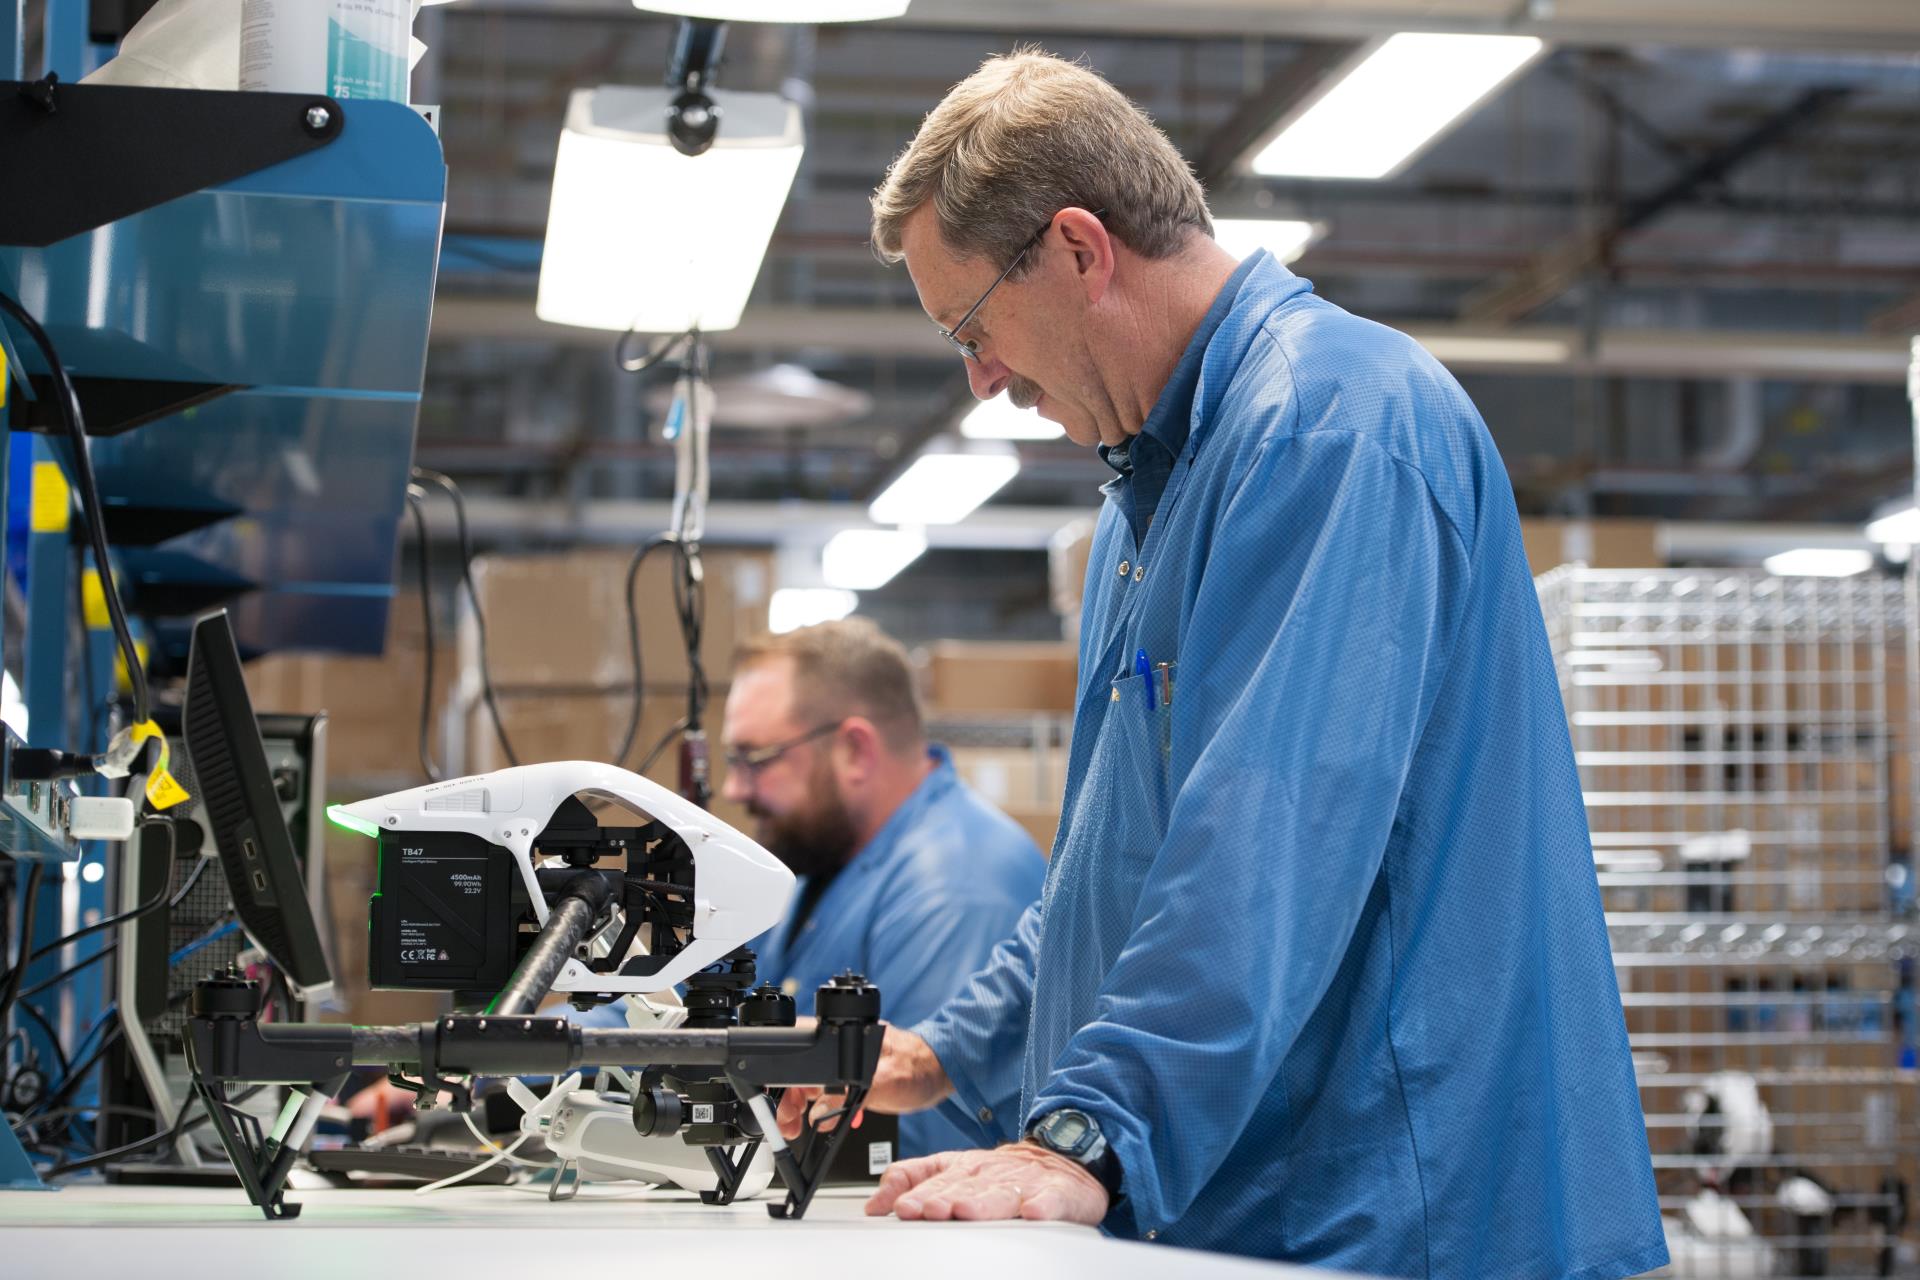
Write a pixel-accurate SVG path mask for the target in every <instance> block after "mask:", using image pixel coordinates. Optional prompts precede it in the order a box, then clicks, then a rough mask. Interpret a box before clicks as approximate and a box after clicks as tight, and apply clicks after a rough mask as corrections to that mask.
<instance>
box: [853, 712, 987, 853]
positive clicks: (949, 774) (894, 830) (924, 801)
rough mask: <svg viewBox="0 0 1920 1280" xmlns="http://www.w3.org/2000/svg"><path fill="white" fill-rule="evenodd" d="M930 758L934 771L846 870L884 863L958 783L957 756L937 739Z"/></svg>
mask: <svg viewBox="0 0 1920 1280" xmlns="http://www.w3.org/2000/svg"><path fill="white" fill-rule="evenodd" d="M927 758H928V759H930V760H932V761H933V770H932V771H931V772H930V773H928V774H927V776H926V777H924V778H922V779H921V780H920V785H919V786H917V787H915V788H914V789H913V792H912V794H910V795H909V796H908V797H907V798H906V799H905V800H904V801H902V802H901V804H900V807H899V808H898V809H895V810H894V811H893V816H891V817H889V818H888V819H887V820H886V821H885V822H884V823H882V824H881V826H880V829H879V830H878V831H876V832H874V833H873V839H871V840H869V841H867V843H866V844H864V845H862V846H861V848H860V852H858V853H856V854H854V855H853V857H852V858H851V859H849V860H848V862H847V865H846V866H845V867H844V868H843V871H861V870H866V869H871V868H873V867H877V866H879V865H881V864H882V863H884V862H885V861H886V860H887V859H888V858H889V857H891V856H892V854H893V851H894V850H895V849H896V848H897V847H898V846H899V844H900V839H901V837H902V836H904V835H906V833H907V832H909V831H911V830H913V828H914V827H915V826H917V825H918V824H919V822H920V818H921V816H922V815H923V814H924V813H925V812H926V810H927V809H928V808H929V807H930V806H932V805H933V804H935V803H937V802H938V801H939V800H940V799H941V798H942V797H943V796H945V795H946V794H947V793H948V792H950V791H952V790H953V788H954V786H955V785H956V784H958V782H959V780H960V775H959V774H957V773H955V772H954V768H953V756H952V755H951V754H950V753H949V752H948V751H947V749H946V748H945V747H943V746H941V745H940V744H939V743H937V742H935V743H929V744H928V745H927Z"/></svg>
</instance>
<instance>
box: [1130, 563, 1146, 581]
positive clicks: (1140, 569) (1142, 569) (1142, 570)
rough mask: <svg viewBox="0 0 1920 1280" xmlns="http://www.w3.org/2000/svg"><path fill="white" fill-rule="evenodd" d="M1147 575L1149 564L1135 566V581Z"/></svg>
mask: <svg viewBox="0 0 1920 1280" xmlns="http://www.w3.org/2000/svg"><path fill="white" fill-rule="evenodd" d="M1146 576H1147V566H1145V565H1143V564H1137V565H1135V566H1134V567H1133V580H1134V581H1135V582H1138V581H1140V579H1142V578H1144V577H1146Z"/></svg>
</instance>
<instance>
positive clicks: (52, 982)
mask: <svg viewBox="0 0 1920 1280" xmlns="http://www.w3.org/2000/svg"><path fill="white" fill-rule="evenodd" d="M119 949H120V944H119V943H117V942H109V943H108V944H107V945H106V946H104V947H102V948H100V949H99V950H98V951H96V952H94V953H93V954H92V955H90V956H87V957H85V958H83V959H80V960H76V961H74V962H73V963H72V964H70V965H68V966H67V967H66V968H64V969H62V970H61V971H60V972H58V973H56V974H54V975H53V976H52V977H51V978H48V979H47V980H46V981H44V982H36V983H34V984H33V985H32V986H30V987H28V988H27V989H26V990H25V991H22V992H21V993H20V998H21V999H22V1000H31V999H33V998H34V997H35V996H37V995H39V994H40V993H41V992H42V991H45V990H46V989H47V988H48V987H54V986H58V985H59V984H60V983H62V982H65V981H66V980H67V979H68V978H71V977H72V976H73V975H74V974H76V973H78V972H80V971H81V970H82V969H85V968H87V967H88V966H90V965H95V964H98V963H100V961H102V960H105V959H106V958H107V957H108V956H110V955H112V954H113V953H114V952H116V951H118V950H119Z"/></svg>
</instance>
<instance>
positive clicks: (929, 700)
mask: <svg viewBox="0 0 1920 1280" xmlns="http://www.w3.org/2000/svg"><path fill="white" fill-rule="evenodd" d="M918 660H919V663H920V667H921V672H922V682H923V683H922V694H923V696H924V697H925V699H926V704H927V711H928V713H929V714H931V715H942V714H946V713H949V712H967V711H1015V712H1018V711H1060V712H1067V713H1071V712H1072V711H1073V699H1074V690H1075V683H1076V677H1077V674H1078V671H1079V657H1078V654H1077V653H1076V652H1075V650H1074V647H1073V646H1072V645H1069V644H980V643H974V642H970V641H958V640H942V641H939V642H938V643H935V644H933V645H930V646H928V647H927V648H926V649H925V650H922V651H921V653H920V654H919V655H918Z"/></svg>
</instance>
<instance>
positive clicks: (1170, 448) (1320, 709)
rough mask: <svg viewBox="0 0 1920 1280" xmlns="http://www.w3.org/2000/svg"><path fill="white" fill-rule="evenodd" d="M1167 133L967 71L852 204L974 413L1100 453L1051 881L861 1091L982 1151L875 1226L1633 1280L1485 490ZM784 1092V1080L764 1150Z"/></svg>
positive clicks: (1447, 409)
mask: <svg viewBox="0 0 1920 1280" xmlns="http://www.w3.org/2000/svg"><path fill="white" fill-rule="evenodd" d="M1211 229H1212V228H1211V222H1210V219H1209V215H1208V213H1207V209H1206V204H1205V200H1204V197H1203V195H1202V193H1201V191H1200V188H1199V186H1198V184H1197V183H1196V182H1195V181H1194V180H1193V177H1192V175H1191V173H1190V171H1189V170H1188V169H1187V167H1186V165H1185V163H1184V162H1183V161H1182V160H1181V159H1180V156H1179V155H1178V153H1177V152H1175V151H1174V149H1173V147H1172V145H1171V144H1170V143H1169V142H1168V141H1167V140H1166V138H1165V137H1164V136H1163V135H1161V134H1160V133H1159V131H1158V130H1157V129H1155V128H1154V127H1153V125H1152V123H1151V122H1150V121H1148V120H1147V119H1146V117H1145V116H1144V115H1142V114H1141V113H1140V112H1139V111H1138V109H1136V108H1135V107H1133V105H1132V104H1131V103H1129V102H1127V100H1126V99H1125V98H1124V97H1122V96H1121V95H1120V94H1119V93H1117V92H1116V91H1115V90H1114V89H1113V88H1112V86H1110V85H1108V84H1107V83H1106V82H1105V81H1104V80H1101V79H1100V78H1099V77H1097V76H1095V75H1093V74H1092V73H1091V72H1089V71H1087V70H1085V69H1083V68H1080V67H1077V66H1073V65H1071V64H1068V63H1065V62H1063V61H1060V60H1059V59H1056V58H1052V57H1049V56H1046V55H1043V54H1037V53H1017V54H1014V55H1012V56H1009V57H1005V58H996V59H992V60H990V61H989V62H988V63H987V64H986V65H985V66H984V67H982V68H981V70H980V71H978V72H977V73H975V74H974V75H973V76H971V77H969V78H968V79H967V80H966V81H964V82H962V83H961V84H960V85H959V86H957V87H956V88H955V89H954V91H953V92H952V93H951V94H949V96H948V97H947V99H946V100H945V101H943V102H942V103H941V104H940V106H939V107H937V108H936V109H935V110H934V111H933V112H932V113H931V114H930V115H929V116H928V117H927V119H926V121H925V122H924V123H923V125H922V126H921V129H920V132H919V134H918V135H917V136H916V138H915V139H914V141H913V142H912V143H911V144H910V145H909V146H908V148H907V149H906V151H905V152H904V153H902V155H901V156H900V158H899V159H898V160H896V161H895V163H894V166H893V168H892V169H891V171H890V172H889V173H888V176H887V179H886V181H885V182H884V183H883V184H882V186H881V188H880V190H879V191H878V192H877V193H876V195H875V197H874V240H875V244H876V246H877V247H878V248H879V249H880V251H881V252H882V254H883V255H884V256H887V257H889V258H891V259H900V258H904V259H905V261H906V265H907V270H908V273H909V274H910V275H911V276H912V278H913V282H914V286H915V288H916V290H917V291H918V293H919V296H920V301H921V305H922V307H923V308H924V309H925V310H926V312H927V314H928V315H929V316H931V317H932V318H933V319H934V321H935V323H936V324H937V325H939V326H940V327H941V329H942V332H943V333H944V334H945V336H946V337H947V339H948V341H949V342H951V343H953V344H954V345H955V346H956V347H957V348H959V349H960V354H961V355H962V356H964V358H965V360H966V368H967V374H968V377H969V378H970V379H971V381H972V385H973V390H974V392H975V394H976V395H979V396H981V397H983V398H984V397H988V396H992V395H996V394H999V393H1000V392H1002V391H1005V392H1006V393H1007V394H1008V395H1009V396H1010V397H1011V398H1012V399H1013V400H1014V402H1015V403H1016V404H1021V405H1037V406H1038V408H1039V411H1040V413H1041V414H1042V415H1043V416H1045V417H1047V418H1050V419H1052V420H1053V421H1055V422H1058V423H1060V424H1061V425H1062V426H1063V427H1064V428H1065V429H1066V432H1067V435H1068V436H1069V437H1070V438H1071V439H1073V440H1074V441H1075V442H1077V443H1080V444H1083V445H1097V446H1098V447H1099V448H1100V450H1101V453H1102V456H1103V457H1104V458H1105V460H1106V461H1107V463H1108V464H1109V465H1110V466H1111V467H1112V468H1113V469H1114V471H1115V472H1116V475H1115V478H1114V479H1113V481H1112V482H1111V483H1110V484H1108V485H1107V487H1106V502H1105V505H1104V507H1103V509H1102V511H1101V515H1100V521H1099V526H1098V529H1097V532H1096V534H1095V540H1094V544H1093V547H1092V552H1091V558H1090V561H1089V564H1088V569H1087V579H1086V593H1085V600H1084V604H1083V608H1082V614H1081V638H1080V689H1079V701H1078V707H1077V710H1076V714H1075V720H1074V729H1073V746H1072V755H1071V758H1070V761H1069V766H1068V777H1067V790H1066V799H1065V805H1064V809H1063V811H1062V815H1061V827H1060V834H1059V837H1058V838H1057V839H1056V841H1055V843H1054V849H1053V856H1052V859H1051V863H1050V865H1049V867H1048V872H1047V881H1046V886H1045V889H1044V891H1043V893H1042V897H1041V901H1040V903H1039V904H1038V905H1037V906H1036V907H1035V908H1034V909H1033V910H1031V911H1029V912H1027V914H1026V915H1025V916H1023V917H1022V918H1021V921H1020V924H1019V927H1018V928H1017V929H1015V930H1014V932H1013V934H1012V935H1011V936H1010V937H1009V938H1007V939H1006V940H1005V941H1003V942H1002V943H1001V944H1000V945H999V946H998V947H997V948H996V949H995V951H994V955H993V959H992V961H991V963H989V964H988V966H987V967H986V968H985V969H983V970H982V971H981V972H980V973H978V974H977V975H975V976H974V978H973V979H972V981H971V982H970V983H969V984H968V987H967V990H966V991H965V992H964V993H963V994H962V995H960V996H959V997H958V998H957V999H955V1000H954V1001H952V1002H951V1003H949V1004H947V1005H946V1006H944V1007H943V1008H942V1009H941V1010H940V1011H939V1012H938V1013H937V1014H935V1015H934V1016H933V1017H932V1018H930V1019H928V1020H927V1021H925V1022H922V1023H920V1024H918V1025H917V1026H916V1027H915V1028H913V1030H911V1031H906V1030H896V1031H890V1032H889V1034H888V1036H887V1041H886V1044H887V1048H886V1052H885V1054H884V1056H883V1059H882V1062H881V1064H880V1069H879V1072H878V1074H877V1075H876V1078H875V1086H874V1091H873V1094H872V1095H871V1105H872V1106H874V1107H875V1108H877V1109H885V1110H900V1111H910V1110H912V1109H914V1108H916V1107H920V1106H925V1105H928V1104H931V1103H933V1102H936V1101H942V1102H947V1103H950V1102H951V1100H953V1099H959V1100H961V1101H962V1102H963V1103H964V1104H965V1106H966V1107H967V1108H968V1109H969V1110H971V1111H974V1112H975V1113H976V1115H978V1116H979V1117H981V1118H982V1119H983V1121H986V1120H988V1119H989V1118H990V1117H991V1118H992V1120H993V1122H995V1123H997V1124H998V1126H999V1128H1000V1130H1001V1134H1002V1136H1003V1138H1008V1139H1019V1141H1014V1142H1010V1143H1009V1145H1006V1146H1003V1147H1000V1148H997V1149H995V1150H991V1151H973V1152H959V1153H949V1154H946V1155H941V1156H935V1157H931V1158H929V1159H925V1160H918V1161H908V1162H906V1163H904V1164H901V1165H896V1166H895V1167H894V1168H893V1169H891V1170H890V1171H889V1172H888V1174H887V1175H886V1177H885V1178H884V1179H883V1181H882V1184H881V1188H880V1190H879V1192H878V1193H877V1194H876V1195H875V1197H874V1198H873V1200H872V1202H871V1203H870V1204H869V1206H868V1211H869V1212H873V1213H886V1212H889V1211H891V1212H894V1213H896V1214H898V1215H899V1216H901V1217H905V1218H931V1219H942V1218H1005V1217H1014V1216H1024V1217H1030V1218H1066V1219H1070V1220H1074V1221H1080V1222H1087V1223H1099V1224H1101V1225H1102V1226H1103V1227H1104V1228H1105V1229H1106V1230H1107V1231H1109V1232H1112V1233H1114V1234H1117V1235H1126V1236H1131V1237H1134V1238H1138V1239H1144V1240H1150V1241H1154V1240H1157V1241H1161V1242H1165V1243H1170V1244H1180V1245H1188V1246H1192V1247H1198V1248H1207V1249H1220V1250H1230V1251H1233V1252H1239V1253H1247V1254H1255V1255H1260V1256H1265V1257H1271V1258H1281V1259H1288V1260H1292V1261H1296V1262H1304V1263H1312V1264H1316V1265H1322V1266H1332V1267H1340V1268H1344V1269H1349V1270H1353V1271H1357V1272H1367V1273H1372V1274H1380V1275H1396V1276H1476V1277H1482V1276H1516V1277H1517V1276H1570V1277H1579V1278H1581V1280H1611V1278H1612V1277H1617V1276H1624V1275H1631V1274H1635V1273H1638V1272H1642V1271H1646V1270H1649V1269H1652V1268H1654V1267H1656V1266H1659V1265H1661V1264H1663V1263H1664V1262H1665V1261H1666V1249H1665V1245H1664V1241H1663V1237H1662V1231H1661V1226H1660V1217H1659V1209H1658V1203H1657V1199H1656V1196H1655V1190H1654V1181H1653V1173H1652V1168H1651V1161H1650V1160H1649V1157H1648V1150H1647V1142H1646V1132H1645V1128H1644V1124H1643V1120H1642V1117H1641V1113H1640V1109H1639V1106H1638V1099H1637V1096H1636V1092H1635V1082H1634V1075H1633V1067H1632V1064H1631V1060H1630V1058H1629V1054H1628V1046H1627V1036H1626V1028H1625V1023H1624V1019H1623V1017H1622V1013H1621V1007H1620V999H1619V990H1618V986H1617V984H1616V982H1615V980H1614V975H1613V969H1612V963H1611V958H1610V955H1609V952H1608V945H1607V936H1606V930H1605V924H1604V920H1603V917H1602V914H1601V907H1600V895H1599V890H1598V886H1597V884H1596V881H1595V875H1594V869H1593V862H1592V850H1591V846H1590V844H1589V840H1588V836H1587V828H1586V819H1585V811H1584V809H1583V807H1582V803H1581V798H1580V788H1579V779H1578V776H1577V775H1576V772H1575V769H1574V763H1573V754H1572V750H1571V746H1570V742H1569V738H1568V733H1567V724H1566V719H1565V712H1564V708H1563V706H1562V704H1561V701H1560V696H1559V689H1558V685H1557V682H1556V680H1555V678H1554V672H1553V665H1552V661H1551V657H1550V654H1549V651H1548V647H1547V640H1546V634H1545V629H1544V627H1543V625H1542V621H1541V616H1540V610H1539V605H1538V602H1537V599H1536V597H1535V594H1534V589H1533V583H1532V580H1531V578H1530V577H1529V575H1528V571H1527V567H1526V562H1525V559H1524V557H1523V555H1522V551H1521V543H1520V527H1519V520H1518V516H1517V513H1516V511H1515V508H1514V502H1513V493H1512V488H1511V485H1510V483H1509V481H1508V479H1507V475H1506V472H1505V470H1504V469H1503V467H1502V466H1501V462H1500V457H1499V454H1498V452H1497V451H1496V450H1495V448H1494V445H1493V441H1492V440H1491V438H1490V437H1489V436H1488V434H1487V430H1486V427H1485V425H1484V424H1483V423H1482V422H1481V420H1480V417H1479V415H1478V414H1477V413H1476V412H1475V411H1474V408H1473V406H1472V404H1471V403H1469V401H1468V400H1467V398H1466V396H1465V394H1464V393H1463V392H1462V391H1461V390H1460V387H1459V386H1458V384H1456V383H1455V382H1454V380H1453V379H1452V378H1451V377H1450V376H1449V375H1448V374H1447V372H1446V370H1445V369H1443V368H1442V367H1441V366H1440V365H1439V364H1438V363H1436V362H1435V361H1434V360H1433V359H1432V357H1430V356H1429V355H1428V354H1427V353H1426V352H1425V351H1423V350H1422V349H1421V348H1420V347H1419V346H1418V345H1416V344H1415V343H1413V342H1412V341H1410V340H1409V339H1407V338H1406V337H1405V336H1403V335H1401V334H1399V333H1396V332H1394V331H1392V330H1389V329H1385V328H1382V327H1381V326H1379V325H1376V324H1372V323H1370V322H1368V321H1365V320H1361V319H1358V318H1356V317H1354V316H1351V315H1348V314H1347V313H1346V312H1343V311H1341V310H1340V309H1339V308H1337V307H1334V306H1332V305H1330V304H1328V303H1326V302H1323V301H1321V300H1320V299H1319V298H1317V297H1315V296H1314V295H1313V293H1312V291H1311V286H1310V285H1309V284H1308V282H1307V281H1305V280H1303V279H1300V278H1299V277H1297V276H1294V275H1293V274H1292V273H1290V272H1288V271H1287V270H1286V269H1285V268H1283V267H1282V266H1280V264H1279V263H1277V262H1275V261H1274V260H1273V259H1272V257H1270V256H1269V255H1267V254H1266V253H1264V252H1261V253H1256V254H1255V255H1254V256H1252V257H1251V258H1249V259H1247V260H1246V261H1245V262H1240V263H1236V262H1235V261H1234V260H1233V258H1232V257H1231V256H1230V255H1228V254H1227V253H1226V252H1225V251H1223V250H1222V249H1221V248H1220V247H1219V246H1218V245H1216V244H1215V243H1214V241H1213V239H1212V236H1211ZM807 1105H808V1101H807V1099H806V1097H805V1096H804V1094H803V1093H802V1092H792V1093H790V1094H789V1096H788V1097H787V1098H785V1099H783V1108H782V1112H783V1114H782V1125H783V1128H784V1129H786V1130H788V1131H789V1132H793V1131H797V1129H798V1126H799V1121H800V1118H801V1113H802V1111H803V1109H805V1108H806V1107H807Z"/></svg>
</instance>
